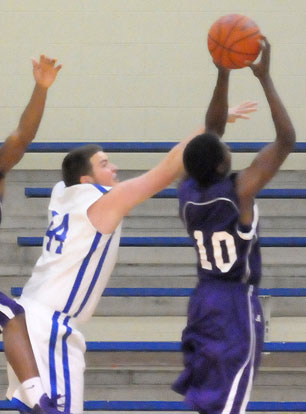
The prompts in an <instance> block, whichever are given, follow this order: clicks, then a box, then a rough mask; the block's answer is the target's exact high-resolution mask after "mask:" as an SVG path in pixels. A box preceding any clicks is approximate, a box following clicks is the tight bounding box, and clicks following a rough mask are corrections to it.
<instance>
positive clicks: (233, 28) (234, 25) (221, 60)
mask: <svg viewBox="0 0 306 414" xmlns="http://www.w3.org/2000/svg"><path fill="white" fill-rule="evenodd" d="M244 19H245V16H240V17H239V18H238V19H237V20H236V21H235V22H234V24H233V25H232V27H231V28H230V29H229V31H228V33H227V36H226V38H225V39H224V42H223V44H224V47H223V48H222V53H221V56H220V62H221V65H222V64H224V60H225V58H227V57H228V56H225V55H224V52H225V50H226V43H227V41H228V40H229V39H230V37H231V35H232V33H233V31H234V30H235V28H236V27H237V25H238V24H239V23H241V22H242V21H243V20H244ZM219 27H221V28H222V24H221V23H219ZM227 55H228V53H227Z"/></svg>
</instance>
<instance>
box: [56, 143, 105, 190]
mask: <svg viewBox="0 0 306 414" xmlns="http://www.w3.org/2000/svg"><path fill="white" fill-rule="evenodd" d="M99 151H103V149H102V147H101V146H100V145H96V144H90V145H84V146H82V147H79V148H76V149H74V150H72V151H70V152H69V153H68V154H67V155H66V156H65V158H64V160H63V163H62V177H63V181H64V183H65V185H66V187H70V186H71V185H75V184H80V178H81V177H82V175H89V174H90V173H91V172H92V165H91V163H90V158H91V157H92V156H93V155H94V154H96V153H97V152H99Z"/></svg>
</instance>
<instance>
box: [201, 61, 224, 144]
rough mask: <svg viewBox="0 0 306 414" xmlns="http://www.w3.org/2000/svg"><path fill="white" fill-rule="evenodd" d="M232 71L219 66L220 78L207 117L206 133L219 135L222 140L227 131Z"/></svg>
mask: <svg viewBox="0 0 306 414" xmlns="http://www.w3.org/2000/svg"><path fill="white" fill-rule="evenodd" d="M229 75H230V71H229V70H228V69H224V68H222V67H221V66H218V78H217V82H216V86H215V89H214V93H213V96H212V98H211V100H210V104H209V106H208V109H207V112H206V117H205V129H206V132H211V133H214V134H217V135H218V136H219V137H220V138H221V137H222V136H223V134H224V131H225V124H226V122H227V119H228V84H229Z"/></svg>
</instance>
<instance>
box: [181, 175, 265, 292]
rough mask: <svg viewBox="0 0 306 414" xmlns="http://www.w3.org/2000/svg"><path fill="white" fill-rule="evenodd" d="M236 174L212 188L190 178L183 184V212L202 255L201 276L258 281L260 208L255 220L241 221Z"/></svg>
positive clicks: (196, 247) (254, 283) (183, 216)
mask: <svg viewBox="0 0 306 414" xmlns="http://www.w3.org/2000/svg"><path fill="white" fill-rule="evenodd" d="M235 177H236V175H235V174H231V175H230V176H228V177H226V178H225V179H224V180H222V181H219V182H217V183H215V184H213V185H211V186H209V187H208V188H203V187H200V186H199V185H198V184H197V183H196V181H195V180H193V179H191V178H188V179H186V180H185V181H183V182H182V184H181V186H180V188H179V202H180V215H181V218H182V220H183V221H184V223H185V226H186V228H187V231H188V233H189V236H190V237H191V238H192V240H193V241H194V247H195V249H196V252H197V256H198V276H199V278H200V280H215V279H218V280H224V281H237V282H244V283H248V284H253V285H258V284H259V282H260V278H261V257H260V250H259V240H258V211H257V206H256V205H255V204H254V215H253V223H252V225H250V226H245V225H242V224H240V223H239V217H240V213H239V200H238V196H237V193H236V189H235Z"/></svg>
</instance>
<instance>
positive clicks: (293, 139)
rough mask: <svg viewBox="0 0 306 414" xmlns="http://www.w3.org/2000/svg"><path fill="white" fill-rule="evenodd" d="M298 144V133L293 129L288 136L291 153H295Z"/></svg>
mask: <svg viewBox="0 0 306 414" xmlns="http://www.w3.org/2000/svg"><path fill="white" fill-rule="evenodd" d="M295 143H296V133H295V129H294V128H293V127H291V128H290V129H289V131H288V132H287V134H286V144H287V146H288V147H289V149H290V152H291V151H293V149H294V147H295Z"/></svg>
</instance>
